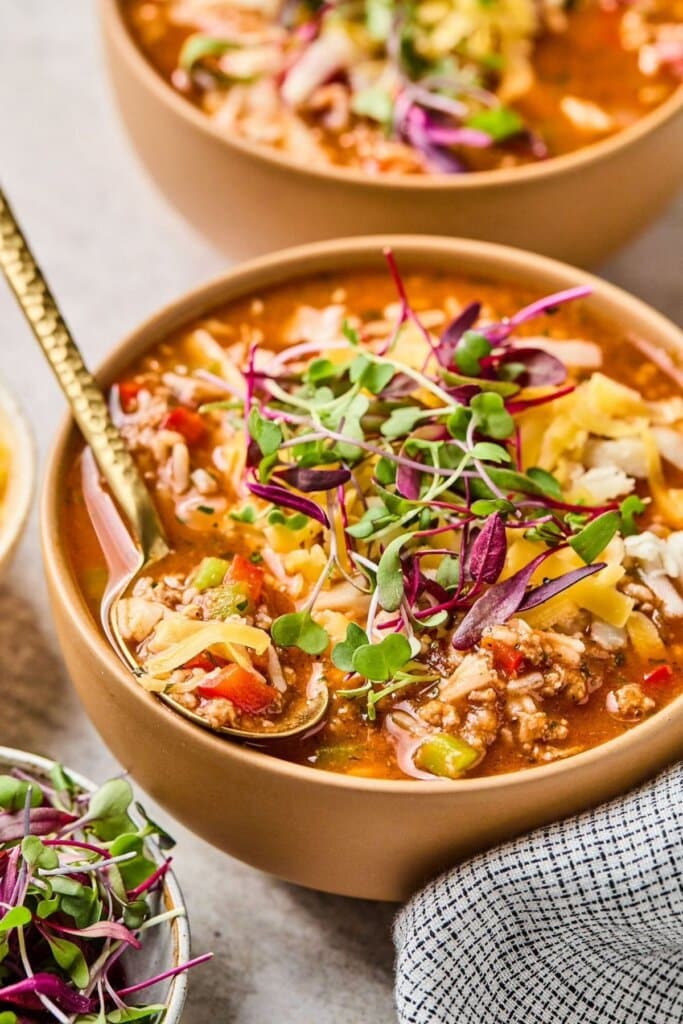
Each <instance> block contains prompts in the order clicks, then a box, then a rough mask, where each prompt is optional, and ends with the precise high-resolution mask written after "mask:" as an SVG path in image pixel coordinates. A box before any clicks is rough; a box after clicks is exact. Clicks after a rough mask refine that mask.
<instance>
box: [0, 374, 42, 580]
mask: <svg viewBox="0 0 683 1024" xmlns="http://www.w3.org/2000/svg"><path fill="white" fill-rule="evenodd" d="M5 439H7V440H8V441H9V445H10V467H9V480H8V483H7V490H6V492H5V494H4V495H3V496H2V497H1V498H0V576H2V575H3V573H4V572H5V570H6V569H7V567H8V565H9V562H10V560H11V558H12V555H13V554H14V551H15V548H16V546H17V544H18V542H19V539H20V537H21V534H22V532H23V529H24V526H25V525H26V519H27V517H28V513H29V511H30V509H31V502H32V499H33V490H34V484H35V472H36V454H35V448H34V445H33V435H32V433H31V428H30V427H29V425H28V422H27V420H26V418H25V416H24V414H23V413H22V411H21V409H20V408H19V406H18V404H17V402H16V399H15V398H14V397H13V395H12V394H11V392H9V391H8V390H7V388H6V387H5V385H4V384H2V383H1V382H0V444H2V442H3V441H4V440H5Z"/></svg>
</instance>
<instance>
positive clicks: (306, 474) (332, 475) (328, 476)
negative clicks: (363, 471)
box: [274, 466, 351, 493]
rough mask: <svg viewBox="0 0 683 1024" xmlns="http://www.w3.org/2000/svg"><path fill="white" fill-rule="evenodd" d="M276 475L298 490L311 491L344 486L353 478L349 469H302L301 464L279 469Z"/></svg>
mask: <svg viewBox="0 0 683 1024" xmlns="http://www.w3.org/2000/svg"><path fill="white" fill-rule="evenodd" d="M274 477H277V479H278V480H284V481H285V483H288V484H290V486H291V487H296V489H297V490H298V491H304V492H306V493H309V492H314V491H332V490H335V489H336V488H337V487H342V486H343V485H344V484H345V483H347V482H348V481H349V480H350V479H351V473H350V472H349V470H348V469H301V468H300V467H299V466H292V467H290V468H288V469H281V470H278V471H277V473H275V474H274Z"/></svg>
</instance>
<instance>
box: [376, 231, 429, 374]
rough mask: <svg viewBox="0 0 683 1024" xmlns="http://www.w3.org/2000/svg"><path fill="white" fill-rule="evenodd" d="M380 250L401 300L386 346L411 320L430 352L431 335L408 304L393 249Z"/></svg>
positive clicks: (394, 339) (391, 343) (390, 344)
mask: <svg viewBox="0 0 683 1024" xmlns="http://www.w3.org/2000/svg"><path fill="white" fill-rule="evenodd" d="M382 251H383V253H384V258H385V259H386V261H387V265H388V267H389V273H390V274H391V277H392V279H393V282H394V284H395V286H396V291H397V292H398V297H399V299H400V302H401V309H400V312H399V317H398V322H397V324H396V327H395V328H394V333H393V335H392V337H391V339H390V341H389V343H388V346H387V347H388V348H389V349H391V347H392V346H393V344H394V343H395V341H396V339H397V338H398V335H399V332H400V330H401V328H402V327H403V325H404V323H406V322H407V321H408V320H412V322H413V323H414V324H415V326H416V327H417V328H418V330H419V331H420V333H421V334H422V337H423V338H424V340H425V342H426V344H427V346H428V348H429V351H430V353H431V352H432V350H433V348H434V345H433V342H432V338H431V335H430V334H429V331H428V330H427V328H426V327H425V326H424V324H423V323H422V321H421V320H420V318H419V316H418V315H417V313H416V312H415V310H414V309H413V307H412V306H411V305H410V302H409V301H408V296H407V294H406V289H405V285H404V284H403V279H402V278H401V275H400V273H399V269H398V265H397V263H396V257H395V256H394V253H393V251H392V250H391V249H390V248H389V247H388V246H387V247H386V248H385V249H383V250H382ZM401 369H402V370H403V372H404V373H405V372H406V368H405V367H401Z"/></svg>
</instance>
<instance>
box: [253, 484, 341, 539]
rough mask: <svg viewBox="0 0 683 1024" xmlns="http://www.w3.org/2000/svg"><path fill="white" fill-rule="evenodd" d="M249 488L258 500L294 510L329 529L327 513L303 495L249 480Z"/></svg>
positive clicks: (274, 485)
mask: <svg viewBox="0 0 683 1024" xmlns="http://www.w3.org/2000/svg"><path fill="white" fill-rule="evenodd" d="M247 487H248V488H249V490H250V491H251V493H252V494H255V495H256V497H257V498H263V500H264V501H269V502H271V503H272V504H273V505H279V506H281V507H283V508H289V509H292V510H293V511H294V512H302V513H303V514H304V515H305V516H309V518H311V519H315V521H316V522H318V523H321V524H322V526H325V527H328V528H329V525H330V523H329V520H328V518H327V516H326V515H325V512H324V511H323V510H322V509H321V508H320V506H319V505H316V503H315V502H314V501H311V500H310V498H302V497H301V495H299V494H294V493H292V491H288V490H287V489H286V488H285V487H279V486H277V485H276V484H259V483H256V482H255V481H253V480H248V481H247Z"/></svg>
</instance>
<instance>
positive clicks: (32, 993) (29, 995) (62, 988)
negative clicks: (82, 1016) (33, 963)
mask: <svg viewBox="0 0 683 1024" xmlns="http://www.w3.org/2000/svg"><path fill="white" fill-rule="evenodd" d="M40 996H46V997H47V998H48V999H50V1000H51V1001H52V1002H54V1003H55V1004H56V1005H57V1006H58V1007H59V1008H60V1009H61V1010H65V1011H66V1012H67V1013H88V1012H89V1011H90V1010H91V1009H92V1000H91V999H89V998H88V997H87V996H84V995H81V993H80V992H76V991H75V990H74V989H73V988H72V987H71V986H70V985H68V984H67V983H66V982H65V981H62V980H61V978H58V977H57V975H55V974H47V973H46V972H40V973H38V974H34V975H33V976H32V977H29V978H24V979H22V980H21V981H16V982H14V983H13V984H11V985H5V986H4V987H3V988H0V1004H2V1003H3V1002H4V1003H10V1005H12V1006H21V1007H24V1008H26V1009H28V1010H42V1008H43V1003H42V1001H41V999H40Z"/></svg>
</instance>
